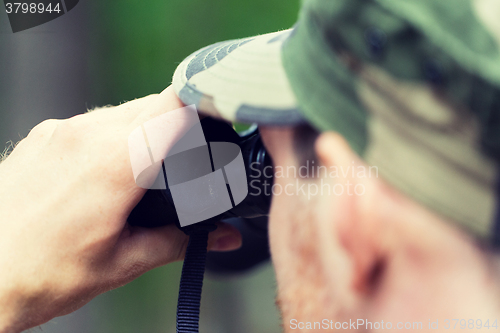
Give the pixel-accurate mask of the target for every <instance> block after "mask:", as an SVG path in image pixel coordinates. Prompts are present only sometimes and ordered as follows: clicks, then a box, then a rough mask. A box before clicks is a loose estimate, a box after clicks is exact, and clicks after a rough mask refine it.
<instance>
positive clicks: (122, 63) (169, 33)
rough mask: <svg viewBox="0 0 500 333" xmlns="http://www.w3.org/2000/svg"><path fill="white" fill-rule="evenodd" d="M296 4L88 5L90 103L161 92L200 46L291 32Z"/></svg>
mask: <svg viewBox="0 0 500 333" xmlns="http://www.w3.org/2000/svg"><path fill="white" fill-rule="evenodd" d="M298 9H299V1H298V0H253V1H246V0H166V1H148V2H142V1H132V0H122V1H120V2H119V5H118V3H117V2H115V1H92V2H91V4H90V10H89V12H90V13H91V21H90V27H91V29H92V30H91V32H90V34H89V35H90V36H92V38H91V40H90V43H91V46H92V47H91V50H92V53H91V54H90V55H89V56H90V62H89V66H90V68H89V70H90V73H91V77H92V79H91V81H90V82H92V87H91V92H92V102H93V103H95V104H96V105H104V104H117V103H120V102H123V101H127V100H131V99H134V98H137V97H141V96H145V95H148V94H151V93H156V92H160V91H162V90H163V89H164V88H166V87H167V86H168V85H169V84H170V83H171V78H172V74H173V72H174V70H175V68H176V67H177V65H178V64H179V63H180V62H181V61H182V60H183V59H184V58H185V57H186V56H188V55H189V54H191V53H192V52H194V51H196V50H198V49H200V48H201V47H203V46H206V45H209V44H212V43H214V42H218V41H221V40H227V39H234V38H243V37H248V36H253V35H257V34H263V33H268V32H273V31H277V30H282V29H287V28H290V27H291V26H292V25H293V24H294V23H295V20H296V18H297V13H298Z"/></svg>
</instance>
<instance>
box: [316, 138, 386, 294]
mask: <svg viewBox="0 0 500 333" xmlns="http://www.w3.org/2000/svg"><path fill="white" fill-rule="evenodd" d="M315 148H316V154H317V156H318V158H319V160H320V162H321V164H322V165H323V166H325V167H326V168H327V170H328V171H329V173H328V175H326V179H323V181H324V182H325V183H326V182H328V183H330V186H332V187H335V189H336V190H335V191H332V192H333V193H332V194H333V195H330V196H322V197H321V200H322V201H323V202H322V203H321V206H322V214H321V216H320V219H323V218H324V220H322V221H321V222H320V228H322V230H321V232H320V234H321V235H323V237H324V239H322V242H323V243H325V246H326V247H329V244H336V246H338V248H337V249H333V248H330V249H328V251H326V252H325V251H324V252H323V253H325V254H328V253H332V252H331V251H335V250H336V251H342V252H344V254H345V258H346V260H347V261H349V266H350V267H351V273H350V274H349V279H350V281H349V287H350V290H351V291H352V292H353V293H354V295H353V296H361V295H360V293H366V292H369V291H370V290H372V289H373V287H374V286H373V284H374V283H376V280H377V275H378V274H379V273H380V269H381V267H380V265H381V263H382V261H381V260H382V255H381V252H380V246H379V244H380V235H381V230H380V224H379V223H378V218H377V209H376V207H374V202H376V200H373V199H374V198H375V197H376V196H377V192H378V191H377V180H376V179H373V178H371V177H370V176H374V175H371V174H370V170H369V167H368V166H367V165H366V164H365V163H363V162H362V161H361V160H360V159H359V157H358V156H357V155H356V154H355V153H354V152H353V151H352V149H351V148H350V146H349V144H348V143H347V142H346V140H345V139H344V138H343V137H342V136H340V135H338V134H336V133H333V132H329V133H324V134H322V135H321V136H320V137H319V138H318V140H317V142H316V147H315ZM330 170H332V171H331V172H330ZM340 189H342V191H340ZM332 238H337V239H336V240H333V239H332ZM324 259H325V261H328V257H325V258H324ZM324 265H325V267H329V268H331V269H333V270H335V269H336V268H338V267H339V266H337V267H334V266H332V264H331V263H330V264H327V263H326V262H325V263H324ZM332 274H335V272H332Z"/></svg>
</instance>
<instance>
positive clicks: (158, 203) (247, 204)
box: [128, 117, 273, 274]
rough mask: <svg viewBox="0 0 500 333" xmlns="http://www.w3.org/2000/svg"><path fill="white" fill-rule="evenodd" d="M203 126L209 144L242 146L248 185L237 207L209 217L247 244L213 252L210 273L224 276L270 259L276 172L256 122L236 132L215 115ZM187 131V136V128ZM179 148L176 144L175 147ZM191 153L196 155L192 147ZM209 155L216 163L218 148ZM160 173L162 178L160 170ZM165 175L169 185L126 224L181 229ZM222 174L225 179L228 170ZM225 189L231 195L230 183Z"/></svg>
mask: <svg viewBox="0 0 500 333" xmlns="http://www.w3.org/2000/svg"><path fill="white" fill-rule="evenodd" d="M200 124H201V128H202V130H203V133H204V135H205V139H206V141H207V142H208V143H209V144H210V143H232V144H235V145H237V147H239V149H240V152H241V157H242V159H243V165H244V169H245V176H246V185H247V191H245V192H246V193H247V194H246V196H245V197H244V198H243V199H242V200H241V201H240V202H239V203H237V204H236V205H234V200H233V199H232V202H233V207H232V208H231V209H229V210H227V211H225V212H223V213H220V214H217V215H216V216H212V217H210V218H209V219H207V221H221V220H222V221H224V222H227V223H230V224H232V225H234V226H235V227H236V228H238V229H239V231H240V232H241V234H242V237H243V245H242V247H241V248H240V249H239V250H236V251H232V252H228V253H216V252H211V253H209V254H208V257H207V269H208V271H209V272H213V273H223V274H227V273H232V272H241V271H243V270H246V269H249V268H251V267H253V266H255V265H257V264H258V263H260V262H262V261H264V260H266V259H268V258H269V248H268V237H267V222H268V219H267V216H268V214H269V208H270V205H271V190H270V188H271V186H272V185H273V176H272V174H273V172H270V171H269V170H271V171H272V161H271V158H270V156H269V154H268V153H267V151H266V149H265V147H264V145H263V143H262V140H261V138H260V134H259V130H258V128H257V126H252V127H251V128H250V129H248V130H246V131H244V132H242V133H239V134H238V133H237V132H236V131H235V130H234V129H233V127H232V126H231V125H230V124H229V123H226V122H224V121H219V120H216V119H214V118H211V117H206V118H203V119H201V120H200ZM186 135H189V132H188V133H186ZM223 147H224V146H223ZM175 149H176V147H175V145H174V147H172V150H175ZM192 153H195V154H196V152H194V151H193V152H192ZM210 154H212V155H211V156H210V158H211V159H212V167H213V165H214V162H213V154H214V152H210ZM174 156H175V155H174ZM164 163H168V161H167V160H165V162H164ZM183 163H187V162H180V163H179V162H178V163H177V164H178V166H177V168H178V169H179V168H190V167H196V166H190V165H182V164H183ZM179 164H180V165H179ZM167 169H168V167H167ZM163 170H165V166H163ZM159 176H160V177H161V176H162V175H161V172H160V175H159ZM164 176H165V183H166V185H167V186H166V189H150V190H148V191H147V192H146V194H145V195H144V197H143V198H142V200H141V201H140V202H139V204H138V205H137V206H136V207H135V208H134V209H133V211H132V212H131V214H130V215H129V217H128V223H129V224H130V225H132V226H141V227H148V228H154V227H160V226H165V225H168V224H172V223H174V224H176V225H177V226H179V227H181V225H180V218H179V213H178V211H177V209H176V205H175V200H174V198H173V196H172V191H171V189H170V187H169V184H168V179H167V178H168V177H167V175H166V174H165V175H164ZM224 177H227V176H226V174H224ZM171 179H172V178H171ZM226 182H227V179H226ZM172 186H173V185H171V187H172ZM227 187H228V190H229V193H230V195H231V192H230V189H229V185H227ZM240 192H241V191H240ZM193 204H196V202H194V203H193ZM202 206H203V205H202ZM199 222H203V221H199Z"/></svg>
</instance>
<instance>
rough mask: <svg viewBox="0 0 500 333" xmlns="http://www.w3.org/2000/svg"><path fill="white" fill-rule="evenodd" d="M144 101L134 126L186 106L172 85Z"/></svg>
mask: <svg viewBox="0 0 500 333" xmlns="http://www.w3.org/2000/svg"><path fill="white" fill-rule="evenodd" d="M143 103H144V104H143V106H144V107H142V111H141V112H140V113H139V114H137V116H136V118H135V120H134V121H133V126H132V127H136V126H140V125H142V124H143V123H145V122H146V121H148V120H150V119H153V118H155V117H157V116H160V115H163V114H165V113H166V112H170V111H173V110H177V109H180V108H182V107H184V106H185V105H184V104H183V103H182V102H181V100H180V99H179V98H178V97H177V95H176V94H175V92H174V89H173V87H172V86H169V87H167V88H166V89H165V90H163V91H162V92H161V93H160V94H159V95H155V96H154V99H151V100H150V101H149V100H148V101H146V100H145V101H143ZM146 103H147V104H146ZM124 105H125V104H124Z"/></svg>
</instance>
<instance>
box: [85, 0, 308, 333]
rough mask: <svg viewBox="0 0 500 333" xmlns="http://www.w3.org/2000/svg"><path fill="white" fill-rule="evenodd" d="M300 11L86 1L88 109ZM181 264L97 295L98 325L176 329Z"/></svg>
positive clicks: (221, 0) (265, 2)
mask: <svg viewBox="0 0 500 333" xmlns="http://www.w3.org/2000/svg"><path fill="white" fill-rule="evenodd" d="M298 9H299V0H254V1H247V0H166V1H147V2H142V1H132V0H122V1H119V2H117V1H89V11H88V12H89V14H90V22H89V27H90V31H89V36H90V40H89V42H90V48H89V54H88V55H87V56H88V59H89V62H88V64H89V74H90V80H89V82H91V87H90V91H91V98H90V101H91V105H88V107H92V106H100V105H106V104H112V105H116V104H119V103H122V102H124V101H128V100H132V99H135V98H138V97H142V96H145V95H149V94H151V93H157V92H160V91H162V90H163V89H165V88H166V87H167V86H168V85H169V84H170V83H171V78H172V74H173V72H174V70H175V68H176V67H177V65H178V64H179V63H180V62H181V61H182V60H183V59H184V58H185V57H186V56H188V55H189V54H191V53H192V52H194V51H196V50H198V49H200V48H201V47H204V46H206V45H208V44H211V43H214V42H218V41H221V40H227V39H234V38H243V37H248V36H252V35H257V34H264V33H268V32H273V31H277V30H282V29H287V28H290V27H291V26H292V25H293V24H294V23H295V20H296V18H297V13H298ZM243 128H244V127H241V129H243ZM180 269H181V264H180V263H178V264H173V265H169V266H167V267H162V268H158V269H156V270H154V271H152V272H149V273H147V274H145V275H144V276H142V277H141V278H139V279H137V280H136V281H134V282H132V283H130V284H129V285H127V286H125V287H122V288H119V289H118V290H115V291H112V292H110V293H107V294H105V295H102V296H100V298H99V300H100V303H101V305H102V306H103V308H102V310H103V311H104V312H105V315H102V314H103V313H102V312H101V313H96V314H95V315H96V317H99V318H101V319H100V320H102V321H103V322H102V323H99V326H100V328H102V329H103V331H105V332H120V333H129V332H130V333H138V332H149V333H151V332H166V331H170V329H172V331H173V329H174V327H175V306H176V300H177V291H178V283H179V278H180ZM99 308H100V307H97V308H95V310H94V311H97V312H100V310H99ZM99 314H101V315H102V316H99ZM270 315H273V314H270ZM168 328H170V329H168Z"/></svg>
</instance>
